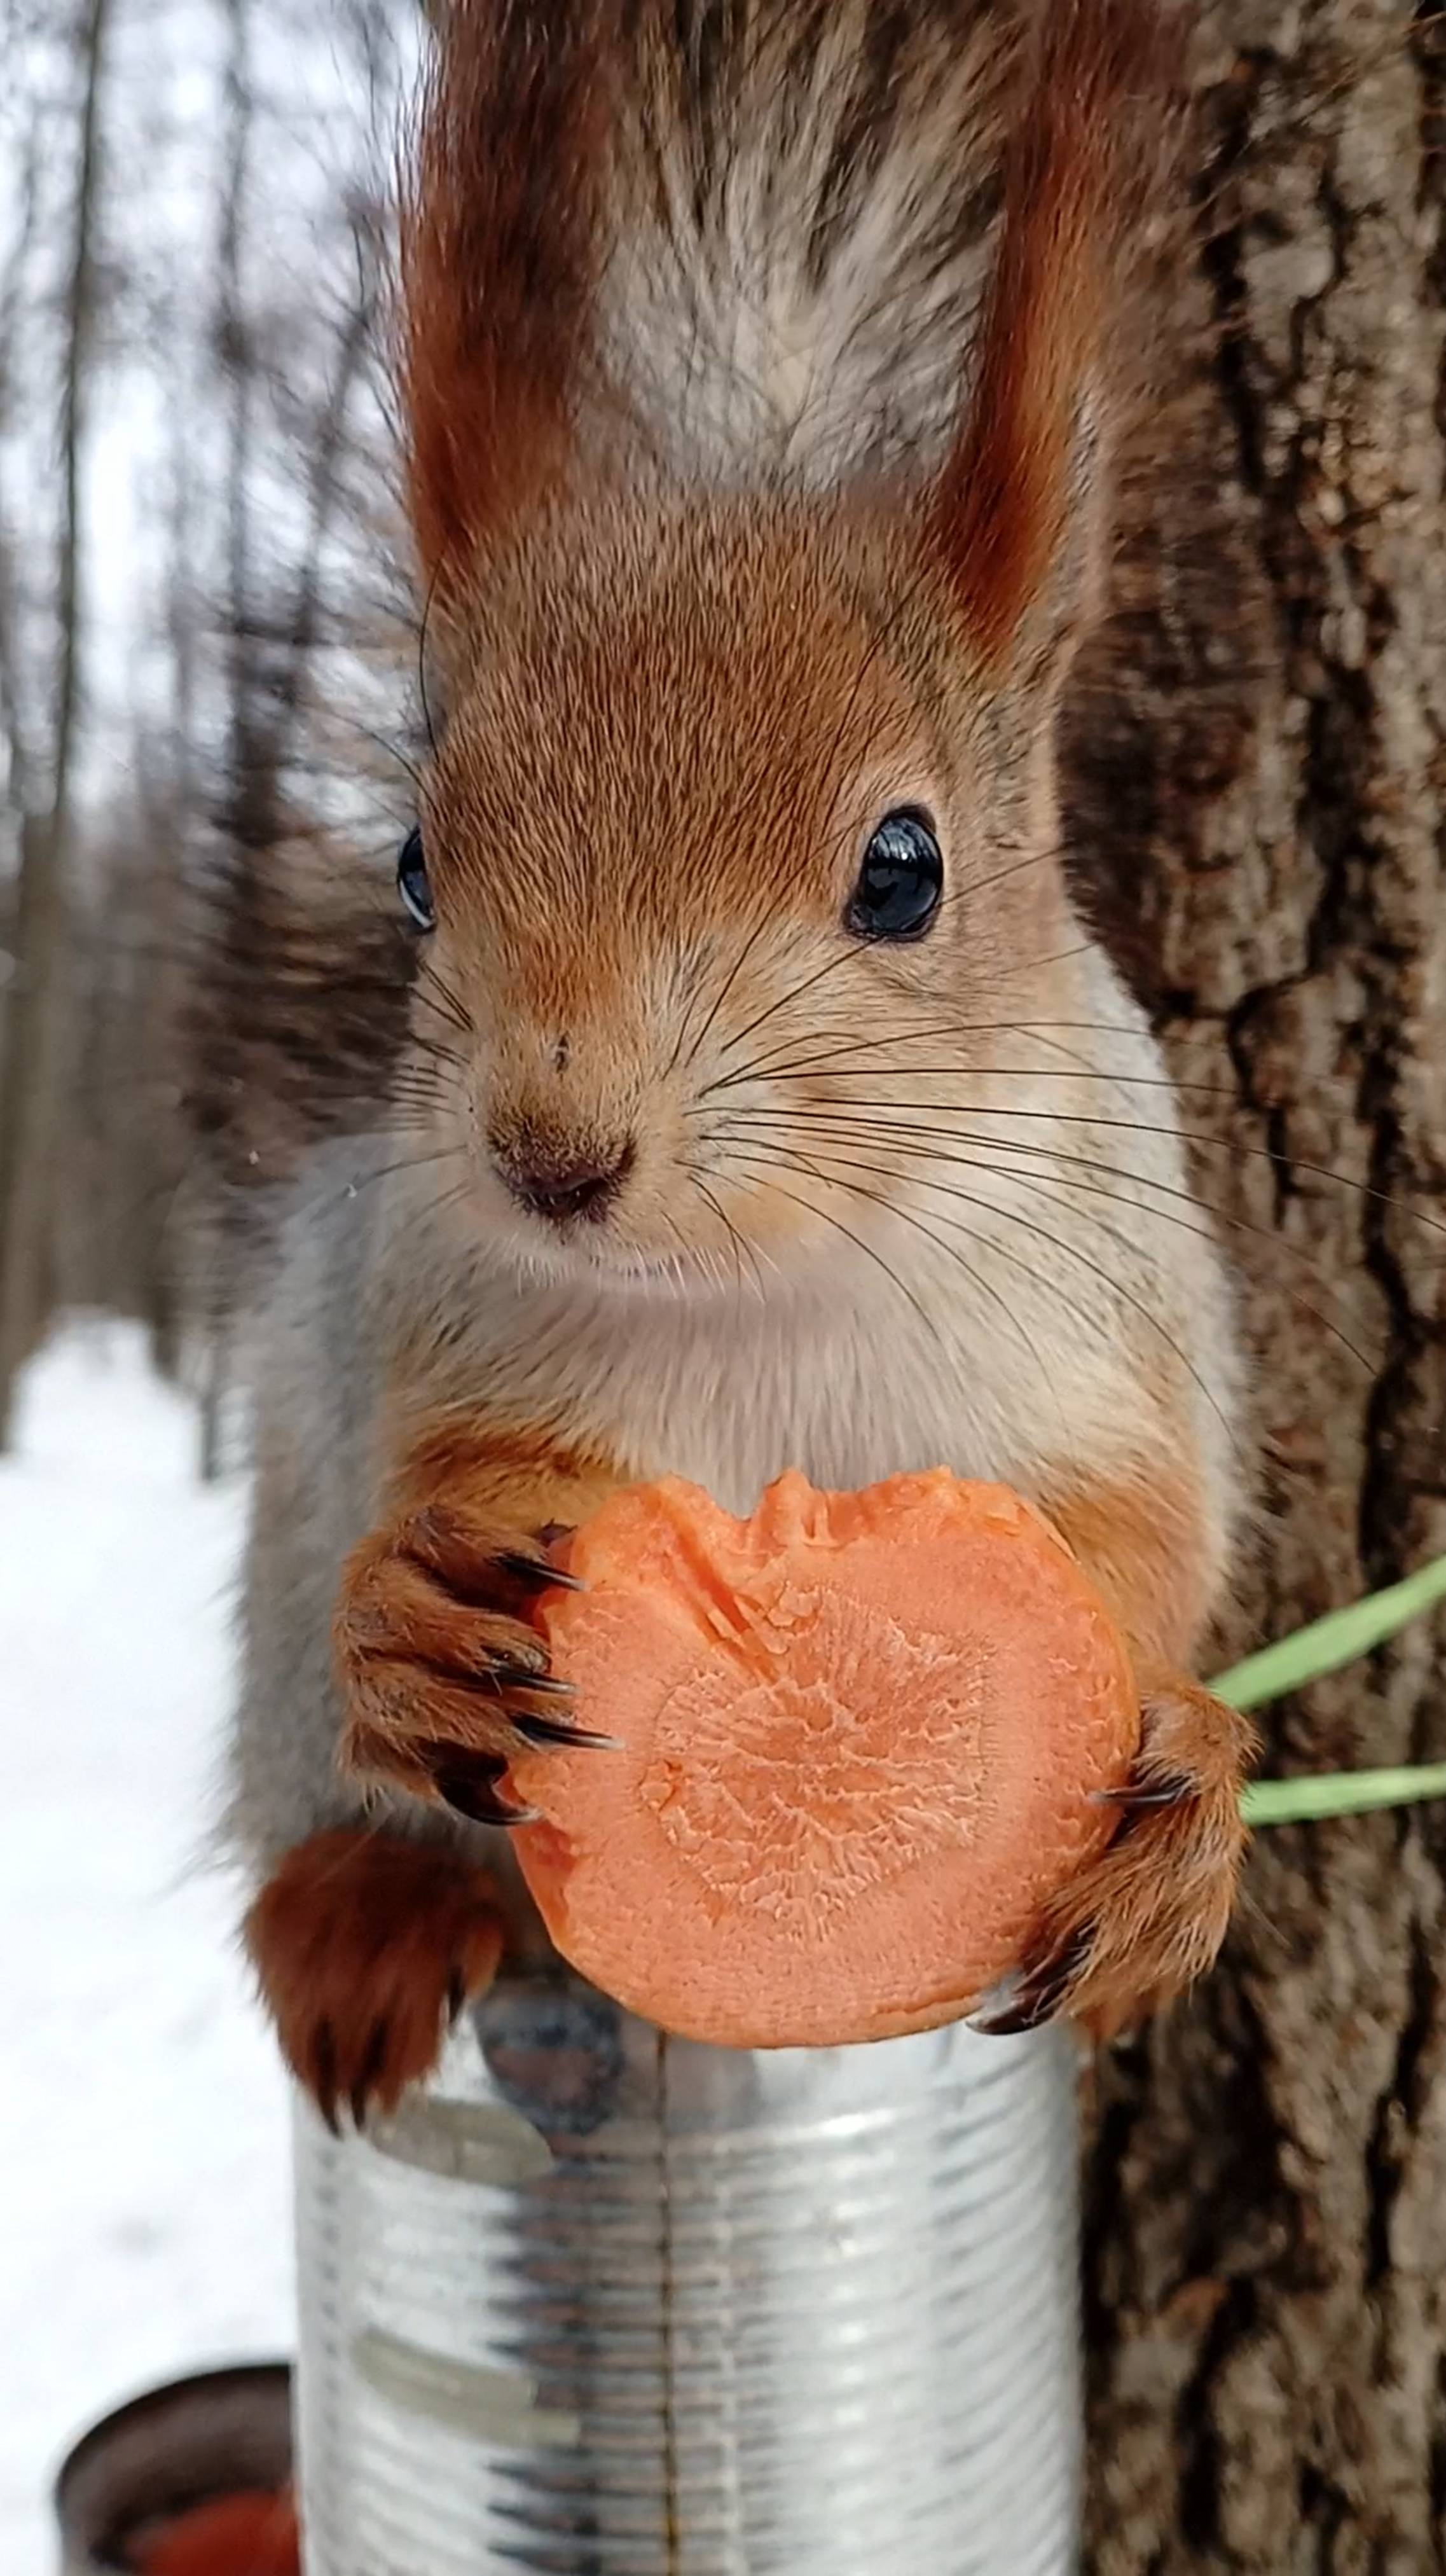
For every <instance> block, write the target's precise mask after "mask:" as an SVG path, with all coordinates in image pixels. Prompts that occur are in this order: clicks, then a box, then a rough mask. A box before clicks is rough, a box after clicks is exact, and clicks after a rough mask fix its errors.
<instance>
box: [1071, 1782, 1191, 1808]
mask: <svg viewBox="0 0 1446 2576" xmlns="http://www.w3.org/2000/svg"><path fill="white" fill-rule="evenodd" d="M1195 1794H1196V1790H1195V1783H1194V1781H1193V1780H1187V1779H1185V1778H1184V1777H1183V1776H1182V1775H1181V1774H1180V1773H1179V1772H1172V1773H1171V1775H1170V1777H1169V1778H1168V1779H1166V1780H1149V1779H1145V1780H1131V1781H1129V1782H1128V1783H1127V1784H1126V1786H1125V1787H1124V1788H1123V1789H1095V1790H1093V1791H1091V1794H1090V1803H1091V1805H1092V1806H1096V1807H1122V1808H1123V1809H1124V1810H1125V1812H1126V1814H1129V1813H1130V1812H1131V1811H1133V1810H1134V1809H1136V1808H1140V1807H1180V1806H1183V1805H1184V1804H1185V1802H1186V1800H1187V1799H1189V1798H1193V1797H1194V1796H1195Z"/></svg>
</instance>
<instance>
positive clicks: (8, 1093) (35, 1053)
mask: <svg viewBox="0 0 1446 2576" xmlns="http://www.w3.org/2000/svg"><path fill="white" fill-rule="evenodd" d="M109 7H110V0H85V7H84V12H83V16H82V21H81V25H80V28H79V31H78V36H77V43H78V47H79V52H80V63H81V107H80V128H79V140H78V145H77V153H76V180H75V201H74V203H75V211H74V219H73V231H72V237H71V245H70V261H69V269H68V274H67V278H66V287H65V357H64V371H65V372H64V379H63V386H62V395H61V426H60V464H61V477H62V494H61V510H60V541H59V547H58V552H57V558H56V571H55V619H56V630H57V639H58V640H57V662H56V672H55V689H54V698H53V703H52V709H51V719H50V798H49V806H48V810H47V811H46V812H45V813H44V814H43V815H39V814H30V813H27V814H26V816H25V819H24V824H23V828H22V832H21V842H20V885H19V892H18V897H17V903H16V934H15V977H14V984H13V989H12V993H11V997H10V1004H9V1008H8V1010H7V1013H6V1018H5V1054H4V1063H3V1066H0V1450H4V1449H5V1448H6V1447H7V1446H8V1445H9V1433H10V1417H11V1408H12V1403H13V1398H14V1391H15V1380H16V1376H17V1374H18V1372H19V1369H20V1366H21V1363H22V1362H23V1361H24V1359H25V1358H26V1357H27V1355H28V1353H29V1351H30V1349H31V1346H32V1344H33V1341H34V1338H35V1335H36V1332H37V1331H38V1329H39V1326H40V1323H41V1321H42V1319H43V1316H44V1311H45V1305H46V1295H45V1280H46V1272H47V1265H48V1261H49V1256H50V1231H51V1220H52V1216H53V1211H54V1193H55V1181H56V1158H55V1152H54V1147H55V1125H56V1111H57V1106H58V1101H59V1094H60V1088H61V1066H62V1047H63V1039H64V1028H63V1018H64V1010H63V996H62V992H61V973H60V970H61V964H62V958H63V944H64V930H65V914H66V905H65V874H66V862H67V857H68V850H69V840H70V822H71V764H72V757H73V753H74V747H75V732H76V719H77V715H78V712H79V707H80V653H81V605H80V581H79V572H80V472H81V435H82V420H83V410H84V402H85V394H86V388H87V376H88V370H89V364H90V348H91V338H92V330H93V324H94V307H95V232H96V222H97V216H98V211H99V207H98V200H99V194H100V184H99V158H100V95H101V78H102V65H103V56H104V50H105V36H106V22H107V18H108V15H109Z"/></svg>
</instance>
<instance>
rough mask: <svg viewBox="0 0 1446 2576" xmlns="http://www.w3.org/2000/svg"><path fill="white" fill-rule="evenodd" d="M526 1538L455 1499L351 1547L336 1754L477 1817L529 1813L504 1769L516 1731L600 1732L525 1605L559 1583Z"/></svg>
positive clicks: (340, 1645)
mask: <svg viewBox="0 0 1446 2576" xmlns="http://www.w3.org/2000/svg"><path fill="white" fill-rule="evenodd" d="M571 1582H572V1577H571V1576H569V1575H565V1574H563V1573H561V1572H559V1570H558V1568H557V1567H556V1566H554V1565H552V1564H551V1563H550V1562H549V1560H548V1557H547V1554H546V1551H545V1549H544V1548H542V1547H541V1546H540V1545H539V1543H538V1541H537V1540H536V1539H535V1538H532V1537H529V1536H528V1535H527V1534H525V1533H524V1532H520V1531H515V1530H503V1529H499V1528H498V1527H497V1525H496V1524H495V1522H492V1521H489V1520H486V1519H483V1518H481V1517H478V1516H475V1515H473V1514H471V1513H469V1512H468V1511H467V1510H466V1509H465V1507H461V1506H459V1505H457V1504H455V1503H452V1502H447V1503H433V1504H427V1505H425V1506H423V1508H421V1509H420V1510H417V1511H413V1512H409V1513H408V1514H406V1515H405V1517H404V1518H402V1519H401V1520H399V1521H397V1522H395V1523H394V1524H393V1525H392V1527H391V1528H389V1529H384V1530H380V1531H378V1532H376V1533H375V1534H374V1535H373V1536H372V1537H371V1538H368V1539H364V1540H363V1542H362V1544H361V1546H360V1547H359V1548H357V1549H356V1550H355V1551H354V1552H353V1554H352V1555H351V1557H350V1558H349V1559H348V1561H347V1565H346V1568H345V1571H344V1573H343V1576H342V1585H341V1595H340V1599H339V1601H338V1604H337V1610H336V1618H335V1623H334V1638H335V1645H336V1655H337V1664H338V1669H339V1672H340V1675H341V1683H342V1689H343V1692H344V1695H345V1699H346V1708H347V1721H348V1722H347V1730H346V1736H345V1740H344V1743H343V1746H342V1758H343V1760H344V1761H345V1763H346V1765H347V1767H348V1768H349V1769H350V1770H353V1771H355V1772H358V1773H360V1774H361V1775H362V1776H363V1777H365V1778H370V1779H382V1780H388V1781H391V1782H394V1783H395V1784H396V1785H398V1786H399V1787H401V1788H404V1789H407V1790H409V1791H410V1792H411V1793H412V1795H413V1796H414V1797H420V1798H440V1799H441V1800H443V1801H444V1803H445V1804H446V1805H447V1806H449V1807H453V1808H455V1809H456V1811H457V1812H458V1814H459V1815H463V1816H467V1817H470V1818H471V1819H472V1820H473V1821H474V1822H476V1823H478V1824H485V1825H516V1824H523V1823H526V1822H528V1821H529V1820H530V1817H531V1813H532V1811H531V1809H530V1808H524V1807H520V1806H518V1805H517V1804H516V1803H515V1802H514V1801H512V1800H510V1799H509V1798H508V1797H507V1796H506V1795H505V1794H504V1792H503V1789H502V1787H501V1785H500V1784H501V1783H502V1780H503V1775H504V1773H505V1771H506V1768H507V1762H508V1757H509V1755H511V1754H512V1753H515V1752H516V1751H517V1749H518V1746H519V1744H520V1743H527V1744H600V1743H605V1742H606V1741H607V1739H606V1738H605V1737H600V1736H595V1735H590V1734H589V1733H588V1732H587V1731H586V1730H585V1729H584V1728H582V1727H577V1726H573V1725H572V1724H570V1723H569V1714H568V1712H569V1707H570V1702H571V1697H572V1691H571V1685H570V1684H569V1683H567V1682H563V1681H559V1680H558V1679H557V1678H556V1676H555V1675H554V1674H553V1673H552V1672H551V1671H550V1670H549V1668H548V1652H547V1647H546V1645H545V1643H544V1641H543V1639H542V1637H541V1636H540V1634H539V1633H538V1630H537V1629H536V1627H535V1626H533V1625H532V1624H531V1622H530V1615H529V1614H530V1613H531V1611H532V1609H533V1608H534V1607H535V1605H536V1603H537V1601H538V1599H539V1597H540V1596H541V1594H542V1593H543V1592H545V1591H546V1590H547V1588H548V1586H549V1585H550V1584H568V1583H571Z"/></svg>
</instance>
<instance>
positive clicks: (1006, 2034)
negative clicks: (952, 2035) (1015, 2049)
mask: <svg viewBox="0 0 1446 2576" xmlns="http://www.w3.org/2000/svg"><path fill="white" fill-rule="evenodd" d="M1047 2018H1048V2016H1047V2015H1046V2014H1045V2013H1043V2012H1041V2011H1040V2010H1039V2009H1038V2007H1037V2006H1036V2005H1034V2004H1004V2005H1002V2006H1001V2008H1000V2010H999V2011H998V2012H993V2013H985V2014H984V2015H982V2016H981V2018H980V2019H979V2020H977V2021H974V2022H971V2023H970V2025H969V2026H970V2028H971V2030H977V2031H978V2032H979V2033H980V2035H981V2037H982V2038H984V2039H1018V2038H1020V2037H1022V2035H1023V2033H1024V2032H1025V2031H1027V2030H1038V2029H1039V2027H1040V2025H1041V2023H1042V2022H1044V2021H1045V2020H1046V2019H1047Z"/></svg>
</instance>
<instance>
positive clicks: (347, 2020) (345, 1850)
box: [245, 1831, 503, 2126]
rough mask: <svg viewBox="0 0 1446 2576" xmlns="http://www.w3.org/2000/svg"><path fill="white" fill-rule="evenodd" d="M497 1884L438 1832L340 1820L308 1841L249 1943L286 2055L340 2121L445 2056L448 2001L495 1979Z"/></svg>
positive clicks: (275, 1887)
mask: <svg viewBox="0 0 1446 2576" xmlns="http://www.w3.org/2000/svg"><path fill="white" fill-rule="evenodd" d="M502 1939H503V1933H502V1923H501V1918H500V1916H499V1914H498V1911H497V1901H496V1891H495V1889H494V1887H493V1885H492V1882H491V1880H490V1879H489V1878H488V1877H487V1875H486V1873H485V1872H484V1871H483V1870H480V1869H478V1868H477V1867H476V1866H475V1865H474V1864H473V1863H472V1862H471V1861H469V1860H466V1859H464V1858H463V1857H462V1856H461V1855H460V1854H459V1853H457V1852H456V1851H454V1850H449V1849H447V1848H446V1847H444V1846H440V1845H438V1844H437V1843H436V1842H407V1841H403V1840H402V1839H401V1838H400V1837H399V1836H396V1835H391V1834H372V1833H367V1832H365V1831H350V1832H348V1831H338V1832H332V1833H321V1834H313V1835H312V1837H311V1839H310V1841H308V1842H304V1843H301V1844H298V1846H297V1848H296V1849H295V1850H294V1851H291V1852H288V1853H287V1855H286V1858H285V1859H284V1861H283V1862H282V1863H281V1866H280V1868H279V1869H278V1870H276V1872H275V1873H274V1875H273V1876H272V1877H271V1878H270V1879H269V1880H268V1881H267V1883H266V1885H265V1886H264V1887H263V1888H262V1890H261V1893H260V1895H259V1896H258V1897H257V1898H256V1900H255V1903H254V1904H253V1905H252V1907H251V1910H250V1913H249V1914H248V1915H247V1917H246V1923H245V1940H246V1946H247V1949H248V1950H249V1952H250V1955H251V1960H252V1964H253V1965H254V1967H255V1969H256V1974H257V1977H258V1978H259V1980H260V1985H261V1991H262V1995H263V1997H264V1999H265V2002H266V2004H267V2007H268V2009H269V2011H270V2013H271V2015H272V2018H273V2020H274V2021H275V2023H276V2027H277V2031H278V2033H279V2035H280V2039H281V2046H282V2050H283V2052H284V2054H285V2057H286V2061H287V2064H288V2065H289V2066H290V2068H291V2070H292V2073H293V2074H294V2075H295V2076H296V2078H297V2080H298V2082H300V2083H302V2084H304V2085H305V2086H306V2088H307V2090H308V2091H309V2092H310V2093H311V2095H312V2097H313V2099H314V2100H315V2101H316V2103H317V2104H318V2106H319V2108H320V2110H321V2111H322V2113H323V2115H324V2117H325V2118H326V2119H327V2120H328V2121H329V2122H330V2123H331V2124H332V2125H333V2126H335V2123H336V2115H337V2108H338V2105H339V2104H340V2103H342V2102H346V2103H348V2104H349V2105H350V2107H351V2110H352V2114H353V2116H354V2118H355V2119H356V2120H357V2121H358V2122H360V2121H361V2120H362V2119H363V2118H364V2117H365V2115H366V2112H367V2109H368V2108H369V2106H370V2105H372V2104H374V2103H375V2104H380V2105H381V2107H382V2108H383V2109H386V2110H390V2109H391V2108H392V2107H393V2106H394V2105H395V2104H396V2103H397V2101H399V2099H400V2098H401V2095H402V2093H403V2092H404V2090H405V2088H406V2087H407V2085H408V2084H410V2083H413V2082H415V2080H416V2079H417V2078H418V2077H419V2076H422V2075H425V2074H426V2073H427V2071H428V2069H429V2068H430V2067H431V2066H432V2065H433V2064H434V2063H435V2060H436V2056H437V2052H438V2049H439V2047H440V2045H441V2036H442V2032H443V2029H444V2027H445V2024H446V2019H447V2015H448V2013H449V2012H454V2013H455V2012H456V2011H457V2010H459V2009H460V2007H461V2005H462V2004H463V2002H464V2001H465V2000H466V1998H467V1997H468V1996H469V1995H472V1994H477V1993H480V1992H481V1991H482V1990H483V1989H484V1988H485V1987H486V1986H488V1985H490V1984H491V1981H492V1978H493V1976H494V1975H495V1974H496V1969H497V1962H498V1960H499V1958H500V1957H501V1954H502Z"/></svg>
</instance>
